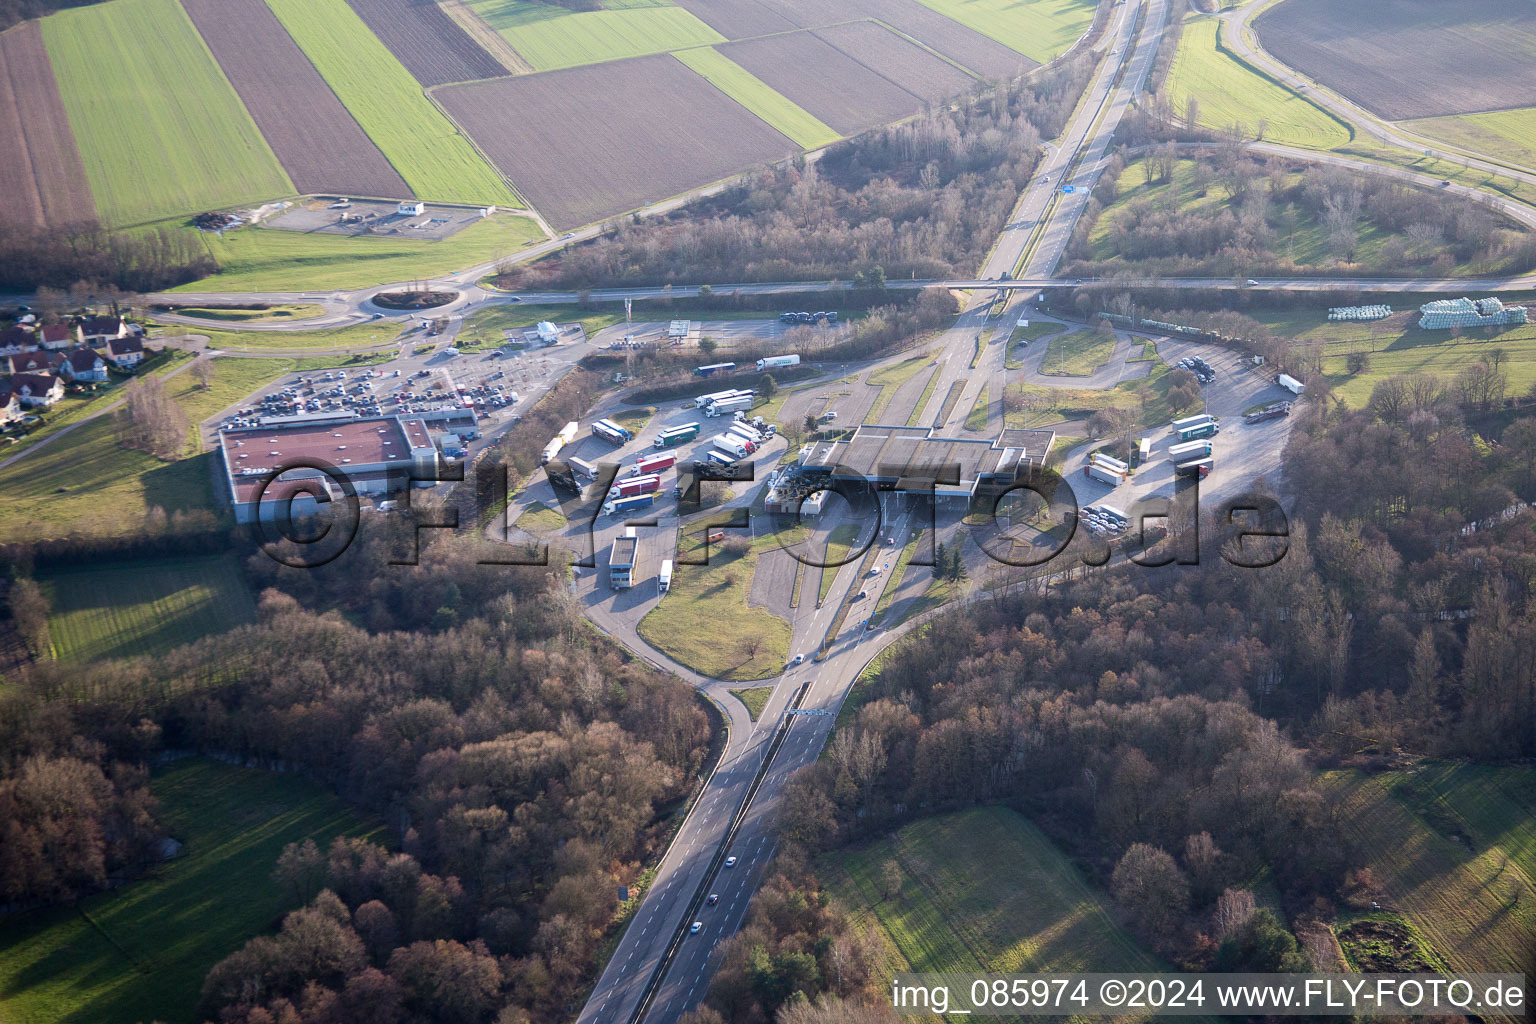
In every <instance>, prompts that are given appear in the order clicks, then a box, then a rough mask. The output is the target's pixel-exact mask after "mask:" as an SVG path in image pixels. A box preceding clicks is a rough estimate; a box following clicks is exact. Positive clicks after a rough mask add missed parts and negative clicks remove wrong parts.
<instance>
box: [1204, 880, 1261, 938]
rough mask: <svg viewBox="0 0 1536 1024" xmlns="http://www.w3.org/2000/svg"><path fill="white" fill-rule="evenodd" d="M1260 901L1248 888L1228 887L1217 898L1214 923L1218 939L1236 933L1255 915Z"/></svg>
mask: <svg viewBox="0 0 1536 1024" xmlns="http://www.w3.org/2000/svg"><path fill="white" fill-rule="evenodd" d="M1257 907H1258V903H1257V901H1255V900H1254V898H1253V893H1252V892H1250V891H1249V890H1247V889H1228V890H1226V891H1225V892H1223V893H1222V894H1221V896H1220V897H1219V898H1218V899H1217V900H1216V913H1215V914H1214V915H1213V918H1212V925H1213V927H1214V928H1215V931H1216V937H1217V938H1218V939H1224V938H1226V937H1227V936H1228V935H1235V934H1237V933H1238V932H1239V931H1241V930H1242V929H1243V926H1244V925H1246V924H1247V923H1248V920H1249V918H1251V917H1253V912H1254V910H1255V909H1257Z"/></svg>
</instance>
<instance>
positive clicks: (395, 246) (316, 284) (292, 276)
mask: <svg viewBox="0 0 1536 1024" xmlns="http://www.w3.org/2000/svg"><path fill="white" fill-rule="evenodd" d="M197 234H198V239H199V241H201V242H202V244H203V246H204V247H205V248H206V249H207V250H208V253H209V255H211V256H212V257H213V258H214V259H215V260H216V261H218V264H219V272H218V273H217V274H215V275H213V276H212V277H205V278H203V279H202V280H201V281H193V282H192V283H191V284H185V285H182V286H181V287H180V288H175V289H172V290H173V291H183V292H209V291H221V292H260V291H292V290H296V289H304V290H306V291H308V290H311V289H331V288H334V289H339V290H350V289H353V288H369V287H372V286H374V285H377V284H382V283H386V282H391V281H412V280H418V279H421V278H431V277H436V276H437V275H439V274H446V273H449V272H451V271H456V270H463V269H464V268H465V267H467V266H472V265H474V264H477V263H489V262H491V261H493V260H499V259H502V258H503V257H506V256H511V255H515V254H516V253H518V252H520V251H521V250H522V249H523V247H524V246H526V245H527V244H528V243H529V242H535V241H543V240H544V232H543V231H542V230H540V228H539V226H538V224H537V223H536V222H534V221H533V220H532V219H531V218H529V217H522V216H495V217H487V218H486V219H484V220H482V221H479V222H477V223H474V224H471V225H470V226H469V227H467V228H465V229H464V230H463V231H460V232H459V233H458V234H456V235H453V236H452V237H450V238H445V239H443V240H442V241H440V242H429V241H423V240H421V239H418V238H399V239H397V238H366V237H359V238H348V237H346V236H344V235H326V234H319V233H302V232H297V231H278V230H274V229H269V228H244V229H242V230H239V231H227V232H225V233H224V235H223V236H222V237H220V236H219V235H215V234H210V233H208V232H206V231H199V232H197Z"/></svg>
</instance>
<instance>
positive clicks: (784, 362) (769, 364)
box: [757, 355, 800, 372]
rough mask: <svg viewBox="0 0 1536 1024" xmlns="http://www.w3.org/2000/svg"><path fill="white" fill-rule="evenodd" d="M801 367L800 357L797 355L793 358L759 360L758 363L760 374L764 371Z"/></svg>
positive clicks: (775, 357) (778, 357) (792, 356)
mask: <svg viewBox="0 0 1536 1024" xmlns="http://www.w3.org/2000/svg"><path fill="white" fill-rule="evenodd" d="M799 365H800V357H799V356H795V355H791V356H769V357H768V358H767V359H759V360H758V361H757V369H758V371H759V372H761V371H763V370H775V369H778V368H779V367H781V366H799Z"/></svg>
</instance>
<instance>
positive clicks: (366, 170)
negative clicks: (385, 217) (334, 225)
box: [183, 0, 410, 198]
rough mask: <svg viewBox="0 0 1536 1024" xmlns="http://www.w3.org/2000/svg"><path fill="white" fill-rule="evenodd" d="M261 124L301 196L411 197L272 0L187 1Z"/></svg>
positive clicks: (190, 13)
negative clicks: (286, 27)
mask: <svg viewBox="0 0 1536 1024" xmlns="http://www.w3.org/2000/svg"><path fill="white" fill-rule="evenodd" d="M183 6H184V7H185V8H186V11H187V14H188V15H189V16H190V17H191V18H192V23H193V24H194V25H196V26H197V30H198V31H199V32H200V33H202V36H203V41H204V42H206V43H207V44H208V48H209V49H210V50H212V51H213V55H214V57H215V58H217V59H218V62H219V66H220V67H222V68H223V69H224V73H225V74H226V75H227V76H229V80H230V83H231V84H232V85H234V87H235V92H237V93H238V94H239V96H240V99H241V100H242V101H244V103H245V107H246V109H247V110H249V111H250V113H251V117H253V118H254V119H255V121H256V127H257V128H259V129H261V133H262V135H263V136H265V137H266V140H267V142H268V143H269V144H270V145H271V146H272V150H273V152H274V153H276V154H277V159H278V162H280V163H281V164H282V165H283V169H284V170H286V171H287V172H288V177H289V178H291V179H292V180H293V184H294V187H295V188H297V189H298V190H299V191H300V192H328V191H330V192H340V193H342V194H350V195H358V196H383V197H396V196H398V197H400V198H405V197H407V196H409V194H410V189H409V188H408V187H407V186H406V184H405V179H403V178H401V177H400V174H399V172H397V171H396V170H395V169H394V167H392V166H390V163H389V161H388V160H386V159H385V158H384V154H383V153H381V152H379V147H378V146H376V145H374V144H373V140H372V139H370V138H369V137H368V136H367V134H366V133H364V131H363V129H362V128H361V127H359V126H358V123H357V121H356V119H354V118H353V117H352V115H351V114H349V113H348V112H347V108H346V107H344V106H342V105H341V101H340V100H338V99H337V98H336V94H335V93H334V92H332V91H331V87H330V86H328V85H326V84H325V79H323V78H321V77H320V73H319V72H318V71H316V70H315V66H314V65H313V64H311V63H310V62H309V58H308V57H306V56H304V51H302V50H300V49H299V47H298V45H297V44H296V43H294V41H293V39H292V37H291V36H289V35H288V33H287V32H286V31H285V30H284V29H283V26H282V24H281V23H280V22H279V21H278V20H277V18H276V17H275V16H274V15H273V14H272V11H271V9H270V8H269V7H267V5H266V3H265V2H264V0H183Z"/></svg>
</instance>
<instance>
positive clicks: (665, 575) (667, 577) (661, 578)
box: [656, 558, 672, 594]
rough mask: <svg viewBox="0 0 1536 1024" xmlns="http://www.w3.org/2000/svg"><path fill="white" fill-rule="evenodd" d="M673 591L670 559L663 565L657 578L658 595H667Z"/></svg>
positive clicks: (664, 561) (663, 562)
mask: <svg viewBox="0 0 1536 1024" xmlns="http://www.w3.org/2000/svg"><path fill="white" fill-rule="evenodd" d="M671 589H672V559H670V558H668V559H665V560H663V561H662V563H661V572H660V573H658V574H657V576H656V593H658V594H665V593H666V592H667V591H669V590H671Z"/></svg>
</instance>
